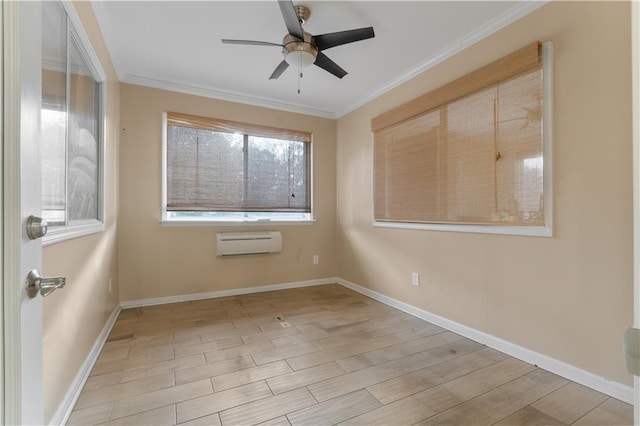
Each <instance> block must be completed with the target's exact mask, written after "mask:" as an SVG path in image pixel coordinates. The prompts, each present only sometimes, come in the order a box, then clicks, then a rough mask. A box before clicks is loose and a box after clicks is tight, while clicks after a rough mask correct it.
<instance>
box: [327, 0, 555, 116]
mask: <svg viewBox="0 0 640 426" xmlns="http://www.w3.org/2000/svg"><path fill="white" fill-rule="evenodd" d="M547 2H548V0H541V1H524V2H520V3H518V4H517V5H516V6H515V7H513V8H511V9H509V10H507V11H506V12H504V13H503V14H502V15H499V16H497V17H496V18H495V19H494V20H493V21H491V22H490V23H489V24H487V25H484V26H483V27H481V28H478V29H476V30H474V31H471V32H470V33H468V34H467V35H465V36H464V37H462V38H461V39H459V40H458V41H457V42H455V43H453V44H451V45H449V46H447V47H445V48H444V49H442V50H441V51H440V52H438V53H436V54H435V55H433V56H431V57H429V58H427V59H426V60H424V61H422V62H421V63H420V64H418V65H417V66H416V67H414V68H412V69H410V70H409V71H408V72H406V73H405V74H403V75H401V76H400V77H397V78H395V79H393V80H391V81H389V82H387V83H385V84H383V85H382V86H381V87H380V88H379V89H378V90H374V91H372V92H369V93H368V94H367V96H365V97H363V98H360V99H359V100H357V101H356V102H354V103H353V104H351V105H350V106H349V107H347V108H344V109H342V110H337V111H335V115H336V117H338V118H340V117H343V116H345V115H347V114H349V113H350V112H352V111H355V110H356V109H358V108H360V107H361V106H363V105H364V104H366V103H368V102H370V101H372V100H374V99H376V98H378V97H379V96H381V95H383V94H385V93H386V92H388V91H390V90H392V89H394V88H395V87H397V86H399V85H401V84H402V83H404V82H406V81H409V80H411V79H412V78H414V77H415V76H417V75H418V74H420V73H422V72H424V71H427V70H429V69H431V68H433V67H435V66H436V65H438V64H439V63H441V62H444V61H446V60H447V59H449V58H451V57H452V56H454V55H457V54H458V53H460V52H462V51H463V50H464V49H466V48H467V47H469V46H471V45H473V44H475V43H477V42H479V41H480V40H482V39H484V38H486V37H488V36H490V35H491V34H493V33H495V32H498V31H500V30H501V29H502V28H504V27H506V26H507V25H509V24H511V23H513V22H515V21H517V20H518V19H520V18H522V17H523V16H526V15H528V14H529V13H531V12H533V11H534V10H536V9H538V8H540V7H542V6H544V5H545V4H546V3H547Z"/></svg>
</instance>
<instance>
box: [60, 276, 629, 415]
mask: <svg viewBox="0 0 640 426" xmlns="http://www.w3.org/2000/svg"><path fill="white" fill-rule="evenodd" d="M334 283H338V284H340V285H342V286H344V287H346V288H349V289H351V290H354V291H356V292H358V293H360V294H364V295H365V296H369V297H371V298H372V299H375V300H377V301H379V302H381V303H384V304H385V305H388V306H391V307H393V308H396V309H399V310H401V311H403V312H406V313H408V314H410V315H413V316H415V317H417V318H420V319H423V320H425V321H428V322H430V323H433V324H435V325H438V326H440V327H442V328H445V329H447V330H450V331H452V332H454V333H458V334H460V335H461V336H464V337H466V338H469V339H471V340H474V341H476V342H478V343H482V344H484V345H486V346H488V347H491V348H494V349H496V350H499V351H500V352H503V353H506V354H508V355H511V356H513V357H515V358H518V359H520V360H522V361H524V362H527V363H530V364H534V365H537V366H538V367H540V368H543V369H545V370H547V371H550V372H552V373H554V374H557V375H559V376H562V377H564V378H566V379H569V380H572V381H574V382H576V383H580V384H582V385H584V386H587V387H589V388H591V389H595V390H597V391H599V392H602V393H604V394H606V395H609V396H611V397H613V398H617V399H619V400H621V401H624V402H628V403H630V404H633V387H631V386H627V385H624V384H622V383H618V382H614V381H612V380H608V379H606V378H604V377H601V376H598V375H596V374H593V373H591V372H589V371H586V370H583V369H581V368H578V367H575V366H573V365H570V364H567V363H565V362H562V361H559V360H556V359H553V358H551V357H548V356H547V355H543V354H541V353H538V352H535V351H532V350H530V349H527V348H524V347H522V346H519V345H516V344H514V343H511V342H508V341H506V340H503V339H500V338H498V337H495V336H492V335H490V334H487V333H484V332H482V331H479V330H476V329H474V328H471V327H468V326H466V325H463V324H460V323H457V322H455V321H451V320H449V319H447V318H444V317H441V316H439V315H436V314H433V313H431V312H428V311H425V310H422V309H420V308H417V307H415V306H412V305H409V304H408V303H404V302H401V301H399V300H397V299H394V298H392V297H389V296H385V295H384V294H382V293H378V292H377V291H374V290H370V289H368V288H366V287H362V286H361V285H358V284H355V283H352V282H350V281H347V280H344V279H342V278H324V279H317V280H308V281H298V282H290V283H284V284H272V285H265V286H256V287H245V288H238V289H231V290H220V291H209V292H205V293H193V294H184V295H178V296H168V297H156V298H152V299H139V300H129V301H125V302H121V303H120V305H119V306H116V307H115V308H114V310H113V312H112V313H111V315H110V316H109V319H108V320H107V323H106V324H105V326H104V328H103V329H102V331H101V332H100V335H99V336H98V338H97V339H96V342H95V344H94V345H93V348H92V349H91V352H89V355H88V356H87V359H86V360H85V362H84V364H82V367H81V369H80V371H78V374H77V375H76V377H75V379H74V381H73V383H72V385H71V386H70V388H69V390H68V391H67V393H66V395H65V398H64V399H63V401H62V403H61V404H60V406H59V407H58V410H57V411H56V413H55V415H54V416H53V418H52V419H51V423H50V424H52V425H60V424H65V423H66V422H67V420H68V419H69V416H70V415H71V411H72V410H73V406H74V405H75V403H76V401H77V400H78V397H79V396H80V392H81V391H82V387H83V386H84V384H85V383H86V381H87V379H88V377H89V373H90V372H91V369H92V368H93V365H94V364H95V362H96V361H97V359H98V356H99V355H100V351H101V350H102V347H103V346H104V343H105V342H106V340H107V337H108V336H109V333H110V332H111V329H112V328H113V325H114V324H115V320H116V318H117V317H118V314H119V313H120V309H121V308H122V309H125V308H135V307H140V306H149V305H162V304H166V303H175V302H186V301H192V300H201V299H210V298H215V297H226V296H238V295H242V294H250V293H261V292H265V291H273V290H284V289H290V288H300V287H311V286H316V285H324V284H334Z"/></svg>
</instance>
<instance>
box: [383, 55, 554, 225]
mask: <svg viewBox="0 0 640 426" xmlns="http://www.w3.org/2000/svg"><path fill="white" fill-rule="evenodd" d="M507 64H508V65H507ZM542 78H543V76H542V68H541V63H540V59H539V53H538V43H535V44H533V45H530V46H527V47H526V48H524V49H522V50H520V51H517V52H514V53H513V54H511V55H509V56H507V57H505V58H502V59H500V60H499V61H496V62H494V63H492V64H489V65H487V66H486V67H484V68H481V69H479V70H477V71H475V72H473V73H471V74H469V75H467V76H464V77H462V78H461V79H458V80H456V81H454V82H453V83H450V84H448V85H446V86H443V87H442V88H439V89H436V90H435V91H434V92H431V93H429V94H427V95H424V96H422V97H420V98H418V99H417V100H414V101H411V102H409V103H408V104H406V105H402V106H400V107H398V108H396V109H395V110H392V111H389V112H388V113H385V114H383V115H382V116H380V117H376V118H374V119H373V120H372V128H373V131H374V217H375V220H376V221H383V222H384V221H388V222H415V223H458V224H483V225H486V224H500V225H515V226H543V225H544V206H543V203H542V200H543V174H542V169H543V144H542V124H543V123H542ZM434 99H435V101H434Z"/></svg>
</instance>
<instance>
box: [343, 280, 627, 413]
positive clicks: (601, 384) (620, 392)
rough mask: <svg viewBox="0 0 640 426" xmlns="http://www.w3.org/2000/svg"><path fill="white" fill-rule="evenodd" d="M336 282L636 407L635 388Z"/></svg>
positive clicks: (365, 290)
mask: <svg viewBox="0 0 640 426" xmlns="http://www.w3.org/2000/svg"><path fill="white" fill-rule="evenodd" d="M335 280H336V282H337V283H338V284H340V285H342V286H344V287H347V288H350V289H351V290H354V291H357V292H358V293H361V294H364V295H365V296H369V297H371V298H372V299H375V300H377V301H378V302H382V303H384V304H385V305H389V306H391V307H394V308H396V309H399V310H401V311H403V312H406V313H408V314H410V315H413V316H415V317H418V318H420V319H423V320H425V321H428V322H430V323H432V324H435V325H437V326H440V327H442V328H446V329H447V330H450V331H453V332H454V333H458V334H460V335H461V336H464V337H466V338H469V339H471V340H474V341H476V342H478V343H482V344H483V345H486V346H489V347H490V348H493V349H496V350H499V351H500V352H503V353H505V354H508V355H511V356H513V357H515V358H518V359H520V360H522V361H524V362H527V363H529V364H534V365H537V366H538V367H540V368H542V369H544V370H547V371H550V372H551V373H554V374H557V375H558V376H561V377H564V378H566V379H569V380H572V381H574V382H576V383H580V384H581V385H584V386H587V387H589V388H591V389H594V390H597V391H598V392H602V393H604V394H606V395H609V396H611V397H613V398H616V399H619V400H621V401H624V402H627V403H629V404H633V387H631V386H627V385H624V384H622V383H618V382H614V381H612V380H609V379H606V378H604V377H601V376H598V375H596V374H593V373H591V372H589V371H586V370H583V369H581V368H578V367H575V366H573V365H570V364H567V363H566V362H563V361H559V360H557V359H554V358H551V357H548V356H547V355H543V354H541V353H538V352H535V351H532V350H530V349H527V348H524V347H522V346H519V345H516V344H514V343H511V342H508V341H506V340H503V339H500V338H498V337H495V336H492V335H490V334H487V333H484V332H482V331H479V330H476V329H474V328H471V327H468V326H466V325H463V324H460V323H457V322H455V321H451V320H449V319H447V318H444V317H441V316H439V315H436V314H433V313H431V312H428V311H425V310H422V309H420V308H416V307H415V306H412V305H409V304H408V303H404V302H401V301H399V300H397V299H394V298H392V297H389V296H385V295H384V294H382V293H378V292H377V291H373V290H370V289H368V288H365V287H362V286H361V285H358V284H355V283H352V282H350V281H347V280H344V279H342V278H336V279H335Z"/></svg>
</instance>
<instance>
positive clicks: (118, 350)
mask: <svg viewBox="0 0 640 426" xmlns="http://www.w3.org/2000/svg"><path fill="white" fill-rule="evenodd" d="M632 412H633V409H632V407H631V406H630V405H629V404H625V403H623V402H620V401H618V400H615V399H612V398H609V397H608V396H606V395H603V394H601V393H598V392H596V391H594V390H591V389H588V388H585V387H583V386H581V385H578V384H576V383H573V382H570V381H568V380H566V379H563V378H561V377H559V376H556V375H554V374H551V373H549V372H547V371H544V370H541V369H539V368H537V367H535V366H533V365H529V364H526V363H524V362H522V361H519V360H517V359H514V358H512V357H509V356H507V355H504V354H502V353H500V352H497V351H495V350H493V349H490V348H487V347H486V346H483V345H481V344H478V343H476V342H473V341H471V340H468V339H466V338H463V337H461V336H459V335H456V334H454V333H451V332H449V331H446V330H444V329H442V328H440V327H437V326H435V325H433V324H429V323H427V322H424V321H422V320H419V319H417V318H414V317H412V316H410V315H407V314H405V313H402V312H400V311H398V310H395V309H393V308H390V307H388V306H386V305H383V304H381V303H378V302H376V301H374V300H372V299H370V298H367V297H365V296H362V295H360V294H358V293H355V292H353V291H351V290H349V289H345V288H343V287H341V286H339V285H326V286H317V287H307V288H299V289H291V290H281V291H273V292H267V293H258V294H250V295H243V296H235V297H224V298H218V299H207V300H199V301H194V302H184V303H175V304H170V305H159V306H149V307H143V308H136V309H127V310H123V311H122V312H121V313H120V316H119V317H118V320H117V323H116V325H115V327H114V329H113V330H112V332H111V334H110V336H109V339H108V342H107V343H106V344H105V347H104V350H103V351H102V353H101V355H100V357H99V359H98V361H97V363H96V365H95V367H94V369H93V371H92V373H91V376H90V378H89V380H88V381H87V383H86V385H85V387H84V390H83V391H82V393H81V395H80V398H79V399H78V401H77V403H76V406H75V409H74V411H73V413H72V415H71V418H70V420H69V424H82V425H90V424H109V425H111V424H129V425H144V424H149V425H174V424H189V425H220V424H222V425H254V424H262V425H289V424H291V425H333V424H341V425H342V424H354V425H356V424H358V425H409V424H420V425H444V424H447V425H448V424H470V425H494V424H495V425H533V424H536V425H569V424H576V425H624V424H626V425H630V424H632V423H633V413H632Z"/></svg>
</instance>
